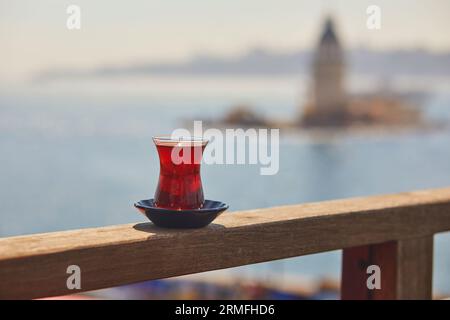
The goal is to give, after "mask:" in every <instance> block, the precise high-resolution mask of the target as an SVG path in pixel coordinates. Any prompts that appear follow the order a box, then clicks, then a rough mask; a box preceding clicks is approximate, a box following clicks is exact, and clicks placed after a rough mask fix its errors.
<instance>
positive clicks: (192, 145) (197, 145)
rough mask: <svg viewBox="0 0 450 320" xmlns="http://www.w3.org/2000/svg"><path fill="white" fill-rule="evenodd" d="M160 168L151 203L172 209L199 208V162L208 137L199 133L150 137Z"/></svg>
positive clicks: (201, 194)
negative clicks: (175, 136) (194, 134)
mask: <svg viewBox="0 0 450 320" xmlns="http://www.w3.org/2000/svg"><path fill="white" fill-rule="evenodd" d="M153 142H154V143H155V145H156V149H157V150H158V155H159V162H160V171H159V181H158V187H157V188H156V192H155V199H154V201H155V205H156V206H157V207H160V208H167V209H172V210H189V209H200V208H202V207H203V203H204V201H205V198H204V195H203V187H202V180H201V177H200V163H201V159H202V155H203V150H204V149H205V146H206V144H207V143H208V140H206V139H203V138H201V137H191V136H188V137H179V138H178V137H177V138H174V137H171V136H157V137H153Z"/></svg>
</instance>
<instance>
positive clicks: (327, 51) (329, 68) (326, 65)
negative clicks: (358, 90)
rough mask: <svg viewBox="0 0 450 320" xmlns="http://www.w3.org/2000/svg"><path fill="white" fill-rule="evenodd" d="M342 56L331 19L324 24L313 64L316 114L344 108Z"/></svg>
mask: <svg viewBox="0 0 450 320" xmlns="http://www.w3.org/2000/svg"><path fill="white" fill-rule="evenodd" d="M344 68H345V66H344V54H343V52H342V48H341V45H340V43H339V40H338V38H337V36H336V33H335V30H334V24H333V21H332V19H331V18H328V19H327V20H326V22H325V28H324V30H323V33H322V36H321V38H320V42H319V46H318V48H317V51H316V53H315V56H314V64H313V81H314V84H313V96H314V106H315V108H316V111H317V112H318V113H321V114H323V113H324V112H327V111H328V112H333V111H338V110H339V109H341V108H343V107H344V106H345V90H344V71H345V70H344Z"/></svg>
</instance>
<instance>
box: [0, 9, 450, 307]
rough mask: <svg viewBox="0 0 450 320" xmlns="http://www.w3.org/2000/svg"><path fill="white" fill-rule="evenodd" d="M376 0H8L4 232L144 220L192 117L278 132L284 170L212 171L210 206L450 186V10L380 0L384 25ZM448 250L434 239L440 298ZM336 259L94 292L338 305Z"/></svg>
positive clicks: (0, 183)
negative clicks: (73, 12) (375, 11)
mask: <svg viewBox="0 0 450 320" xmlns="http://www.w3.org/2000/svg"><path fill="white" fill-rule="evenodd" d="M75 2H76V3H75ZM71 4H76V5H78V6H79V7H80V9H81V28H80V29H79V30H77V29H75V30H69V29H68V28H67V27H66V20H67V19H68V17H69V14H67V13H66V9H67V7H68V6H69V5H71ZM372 4H374V3H373V1H365V0H346V1H314V2H313V1H299V0H295V1H294V0H292V1H291V0H285V1H281V2H280V1H266V0H258V1H256V0H247V1H235V0H229V1H221V2H218V1H214V2H212V1H206V0H191V1H181V0H169V1H154V0H152V1H148V0H147V1H141V0H135V1H133V2H127V3H125V2H111V1H104V0H97V1H84V0H77V1H64V0H41V1H38V2H37V1H25V0H17V1H4V0H1V1H0V52H1V59H0V237H7V236H14V235H23V234H30V233H39V232H50V231H57V230H67V229H75V228H85V227H96V226H105V225H111V224H121V223H132V222H144V221H145V220H144V219H143V217H142V216H141V215H140V214H139V213H138V212H137V211H136V210H135V209H134V208H133V202H134V201H136V200H139V199H146V198H150V197H152V196H153V192H154V190H155V188H156V183H157V177H158V171H159V162H158V158H157V154H156V150H155V147H154V146H153V143H152V141H151V137H152V136H153V135H157V134H164V133H171V132H172V130H174V129H176V128H180V127H185V126H186V123H189V122H190V121H192V120H202V119H207V120H208V121H210V123H211V124H212V125H216V124H217V126H225V127H227V126H232V125H233V126H237V127H240V126H246V125H248V124H256V125H258V126H274V127H280V128H281V142H280V143H281V145H280V171H279V173H278V174H276V175H273V176H261V175H260V174H259V167H258V166H254V165H248V166H247V165H246V166H243V165H214V166H203V168H202V178H203V186H204V189H205V195H206V198H209V199H218V200H222V201H224V202H226V203H229V204H230V210H231V211H234V210H241V209H253V208H263V207H269V206H277V205H285V204H297V203H302V202H310V201H321V200H327V199H336V198H346V197H353V196H361V195H371V194H385V193H392V192H400V191H411V190H417V189H425V188H437V187H444V186H449V185H450V127H449V125H448V124H449V122H450V36H449V30H450V19H449V18H450V16H449V14H450V2H449V1H447V0H433V1H422V0H415V1H412V0H408V1H406V0H395V1H387V0H377V1H376V5H377V6H378V7H379V8H380V9H381V24H380V29H370V28H368V26H367V19H368V18H369V15H368V14H367V13H366V9H367V8H368V7H369V6H370V5H372ZM330 100H331V101H339V104H337V105H333V106H330V105H329V104H327V101H330ZM320 101H321V102H320ZM369 101H370V103H369ZM330 114H331V115H336V117H335V116H332V117H330V116H329V115H330ZM338 118H339V119H341V120H342V119H344V120H342V121H335V120H336V119H338ZM292 119H298V120H292ZM274 123H276V124H279V125H274ZM241 181H251V182H252V188H246V187H244V188H236V186H237V185H242V182H241ZM324 236H326V235H324ZM449 250H450V236H449V235H448V234H443V235H438V236H436V237H435V252H434V254H435V260H434V261H435V264H434V290H435V294H436V295H438V296H440V295H449V294H450V255H449ZM340 256H341V255H340V252H338V251H336V252H330V253H323V254H317V255H311V256H306V257H299V258H294V259H286V260H280V261H274V262H270V263H262V264H257V265H251V266H245V267H240V268H233V269H227V270H221V271H214V272H208V273H203V274H197V275H192V276H186V277H181V278H175V279H169V280H161V281H152V282H145V283H142V284H137V285H132V286H126V287H120V288H112V289H108V290H101V291H97V292H93V293H90V295H89V296H90V297H101V298H108V297H112V298H280V299H283V298H284V299H291V298H292V299H310V298H311V299H328V298H330V299H333V298H337V297H338V290H339V288H338V279H339V276H340V263H341V261H340V259H341V257H340Z"/></svg>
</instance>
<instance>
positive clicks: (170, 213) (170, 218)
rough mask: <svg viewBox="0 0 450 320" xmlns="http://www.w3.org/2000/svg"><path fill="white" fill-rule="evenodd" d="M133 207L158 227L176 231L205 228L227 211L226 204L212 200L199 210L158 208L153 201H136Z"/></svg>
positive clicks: (207, 201)
mask: <svg viewBox="0 0 450 320" xmlns="http://www.w3.org/2000/svg"><path fill="white" fill-rule="evenodd" d="M134 206H135V207H136V208H137V209H138V210H139V211H140V212H141V213H143V214H144V215H146V216H147V218H148V219H150V221H151V222H153V223H154V224H155V225H157V226H158V227H163V228H178V229H190V228H202V227H206V226H207V225H208V224H210V223H211V222H212V221H213V220H214V219H215V218H217V217H218V216H219V215H220V214H221V213H222V212H224V211H225V210H227V209H228V205H227V204H225V203H223V202H220V201H213V200H205V203H204V205H203V207H202V208H200V209H188V210H172V209H164V208H158V207H156V206H155V203H154V202H153V199H148V200H141V201H138V202H136V203H135V204H134Z"/></svg>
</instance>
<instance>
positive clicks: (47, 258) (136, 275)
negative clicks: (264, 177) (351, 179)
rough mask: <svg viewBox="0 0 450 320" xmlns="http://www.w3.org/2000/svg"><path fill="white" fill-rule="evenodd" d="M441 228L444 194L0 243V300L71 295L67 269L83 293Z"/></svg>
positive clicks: (449, 199)
mask: <svg viewBox="0 0 450 320" xmlns="http://www.w3.org/2000/svg"><path fill="white" fill-rule="evenodd" d="M447 230H450V188H447V189H438V190H429V191H420V192H409V193H400V194H395V195H385V196H372V197H364V198H354V199H345V200H336V201H326V202H319V203H309V204H302V205H293V206H283V207H276V208H268V209H259V210H250V211H242V212H234V213H232V212H229V213H225V214H223V216H221V217H220V218H218V219H217V220H216V221H215V223H214V224H213V225H211V226H209V227H207V228H204V229H198V230H164V229H159V228H157V227H154V226H153V225H152V224H150V223H145V224H137V225H135V224H127V225H120V226H111V227H104V228H93V229H83V230H73V231H65V232H55V233H47V234H36V235H29V236H19V237H11V238H4V239H0V298H36V297H44V296H52V295H60V294H68V293H74V292H76V290H75V291H71V290H68V289H67V288H66V279H67V277H68V275H67V274H66V268H67V266H68V265H71V264H76V265H78V266H80V267H81V270H82V289H81V291H87V290H93V289H100V288H105V287H110V286H115V285H121V284H127V283H132V282H137V281H142V280H149V279H159V278H166V277H172V276H178V275H184V274H190V273H196V272H203V271H209V270H216V269H222V268H229V267H234V266H240V265H246V264H251V263H257V262H263V261H269V260H275V259H282V258H288V257H294V256H300V255H305V254H311V253H317V252H323V251H329V250H335V249H341V248H349V247H354V246H360V245H368V244H376V243H382V242H387V241H392V240H402V239H409V238H417V237H422V236H423V237H425V236H429V235H432V234H434V233H437V232H442V231H447ZM405 250H406V249H405ZM405 252H406V251H405ZM418 267H419V266H418ZM420 268H421V267H420Z"/></svg>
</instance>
